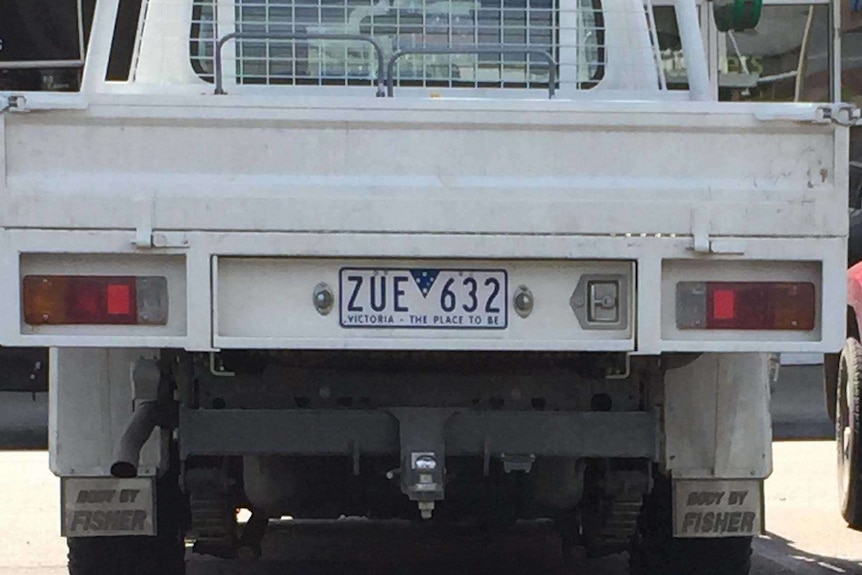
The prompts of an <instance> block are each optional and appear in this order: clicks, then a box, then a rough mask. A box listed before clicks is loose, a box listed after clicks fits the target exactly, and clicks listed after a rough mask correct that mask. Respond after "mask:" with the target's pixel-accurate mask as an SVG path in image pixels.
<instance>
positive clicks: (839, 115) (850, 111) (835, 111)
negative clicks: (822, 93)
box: [818, 104, 862, 126]
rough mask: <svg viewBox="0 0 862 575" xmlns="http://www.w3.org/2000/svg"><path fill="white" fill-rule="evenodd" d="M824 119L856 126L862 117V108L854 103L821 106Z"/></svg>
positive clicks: (841, 124) (840, 124)
mask: <svg viewBox="0 0 862 575" xmlns="http://www.w3.org/2000/svg"><path fill="white" fill-rule="evenodd" d="M818 110H820V111H822V113H823V121H831V122H832V123H834V124H838V125H839V126H855V125H856V124H858V123H859V120H860V119H862V110H860V109H859V108H857V107H856V106H854V105H852V104H832V105H830V106H820V108H818Z"/></svg>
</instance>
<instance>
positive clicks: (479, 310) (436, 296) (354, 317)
mask: <svg viewBox="0 0 862 575" xmlns="http://www.w3.org/2000/svg"><path fill="white" fill-rule="evenodd" d="M339 281H340V289H339V293H340V302H339V312H340V319H341V326H342V327H348V328H350V327H361V328H413V329H506V325H507V324H508V310H507V305H506V304H507V302H508V291H509V290H508V277H507V275H506V272H505V271H504V270H468V269H437V268H414V269H397V268H342V269H341V273H340V275H339Z"/></svg>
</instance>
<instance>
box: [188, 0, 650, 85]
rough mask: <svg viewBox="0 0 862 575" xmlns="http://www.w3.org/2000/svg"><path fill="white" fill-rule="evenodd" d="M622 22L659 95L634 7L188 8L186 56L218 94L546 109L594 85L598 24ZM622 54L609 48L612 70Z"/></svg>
mask: <svg viewBox="0 0 862 575" xmlns="http://www.w3.org/2000/svg"><path fill="white" fill-rule="evenodd" d="M621 12H627V13H626V14H624V17H625V18H628V22H629V23H634V24H636V25H637V26H638V28H639V37H632V38H624V37H622V36H623V35H620V36H621V37H618V38H617V39H616V41H617V43H618V46H620V47H623V48H625V47H627V48H629V49H630V50H629V52H630V53H631V54H632V56H631V57H632V58H633V59H639V60H640V63H641V64H642V63H643V62H644V61H646V62H647V63H648V64H649V65H651V66H652V68H653V69H652V71H651V73H652V76H653V78H654V86H653V87H654V88H655V89H665V88H666V86H665V82H664V77H663V74H662V72H661V66H660V65H659V64H660V56H659V51H658V42H657V38H656V35H655V30H654V28H653V27H652V26H651V25H650V24H651V22H652V17H651V15H652V6H651V5H650V4H649V2H648V1H647V2H646V3H644V2H643V1H642V0H605V1H604V4H603V2H602V1H601V0H441V1H429V0H420V1H415V0H391V1H390V0H381V1H377V0H195V2H194V6H193V13H192V24H191V30H190V45H189V48H190V58H191V64H192V67H193V68H194V70H195V72H196V73H197V74H198V76H199V77H200V78H202V79H203V80H205V81H207V82H212V83H214V84H215V92H216V93H225V92H227V91H229V90H232V89H233V87H234V86H239V87H243V86H244V87H249V86H317V87H324V86H357V87H361V86H366V87H372V88H375V89H376V95H377V96H384V95H389V96H392V95H394V92H395V88H396V87H401V88H425V89H432V90H433V89H451V88H468V89H473V90H483V89H488V88H496V89H499V88H505V89H511V90H518V89H520V90H528V91H529V90H543V91H547V93H548V94H549V95H550V96H551V97H553V95H554V93H555V91H557V90H558V89H560V88H565V87H568V88H574V89H577V90H588V89H591V88H593V87H595V86H597V85H599V83H600V82H601V81H602V79H603V78H604V76H605V70H606V64H607V49H608V47H607V45H606V19H607V18H608V17H609V16H610V17H614V16H616V17H618V18H619V15H620V13H621ZM633 14H634V17H633V18H632V15H633ZM638 19H640V21H638ZM644 23H646V24H647V25H644ZM632 36H638V34H632ZM645 52H646V54H645ZM624 53H625V52H624V50H622V49H620V48H619V47H618V48H617V57H618V59H619V58H620V55H621V54H624ZM641 67H642V66H641Z"/></svg>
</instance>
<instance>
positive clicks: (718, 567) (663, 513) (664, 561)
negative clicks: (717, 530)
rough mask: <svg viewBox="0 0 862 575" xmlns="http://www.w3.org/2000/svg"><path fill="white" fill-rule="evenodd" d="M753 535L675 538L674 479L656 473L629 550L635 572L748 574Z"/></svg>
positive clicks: (631, 570)
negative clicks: (670, 479) (673, 510)
mask: <svg viewBox="0 0 862 575" xmlns="http://www.w3.org/2000/svg"><path fill="white" fill-rule="evenodd" d="M751 539H752V538H751V537H729V538H723V539H674V537H673V518H672V506H671V486H670V481H669V480H668V479H667V478H664V477H656V481H655V486H654V488H653V491H652V493H650V494H649V495H648V496H646V497H645V498H644V505H643V508H642V509H641V514H640V517H639V518H638V532H637V534H636V535H635V537H634V539H633V540H632V544H631V548H630V550H629V573H630V574H631V575H748V573H749V571H750V570H751Z"/></svg>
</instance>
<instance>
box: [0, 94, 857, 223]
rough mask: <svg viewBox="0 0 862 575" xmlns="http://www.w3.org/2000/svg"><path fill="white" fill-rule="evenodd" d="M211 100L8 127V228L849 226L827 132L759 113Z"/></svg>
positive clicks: (21, 121) (27, 119)
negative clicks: (145, 201)
mask: <svg viewBox="0 0 862 575" xmlns="http://www.w3.org/2000/svg"><path fill="white" fill-rule="evenodd" d="M226 98H228V99H226V100H219V102H224V103H228V102H231V103H240V102H241V100H230V99H229V98H230V97H226ZM119 100H122V98H121V99H119ZM119 100H118V101H119ZM212 102H213V100H212V99H206V98H202V99H200V100H199V103H200V104H201V107H200V108H192V107H190V105H191V104H192V99H188V100H187V101H186V104H185V105H183V106H177V107H168V108H165V107H160V106H153V105H152V104H153V103H154V102H153V101H152V100H146V105H141V106H137V105H136V106H128V107H119V108H118V107H111V106H105V107H102V106H95V107H92V108H91V109H90V111H89V112H88V113H86V114H80V113H74V112H72V113H68V114H64V113H60V112H57V113H45V114H29V115H21V114H16V115H13V116H9V117H8V118H7V143H8V147H7V162H8V163H7V172H8V173H7V179H8V184H9V189H8V190H7V193H6V195H5V197H2V198H0V207H2V208H3V209H4V211H6V212H7V214H8V215H7V216H6V219H7V222H8V225H10V226H15V227H58V228H88V229H93V228H97V229H98V228H106V229H118V228H132V227H134V226H135V225H136V223H137V221H138V218H137V215H136V206H135V202H134V199H133V198H134V197H137V196H140V195H152V197H153V198H154V202H155V209H154V219H153V224H154V225H155V226H156V227H158V228H162V229H175V230H195V229H207V230H242V231H276V230H278V231H321V230H339V231H362V232H409V233H434V232H443V233H449V232H451V233H500V234H505V233H528V234H536V233H538V234H541V233H547V234H560V233H564V234H620V233H627V232H632V233H662V234H670V233H676V234H687V233H691V227H692V226H691V222H692V212H693V210H700V211H703V212H704V213H706V216H707V218H708V220H709V227H710V230H711V233H712V234H715V235H757V236H803V235H804V236H823V235H836V236H837V235H841V234H843V233H844V230H845V229H846V215H845V214H844V210H843V206H844V204H845V203H846V188H842V187H839V185H838V184H839V183H840V182H841V178H842V176H841V172H840V171H839V172H838V173H836V171H835V169H834V167H833V166H834V164H835V163H836V157H837V156H838V153H839V152H840V151H841V148H839V147H837V144H836V142H837V140H836V136H835V129H834V128H833V127H831V126H828V125H824V126H815V125H799V124H797V123H791V122H781V121H774V122H761V121H758V120H757V118H756V114H758V113H760V112H762V111H763V110H766V109H767V108H759V107H756V106H754V107H748V106H742V107H734V106H732V105H731V106H730V107H727V108H721V110H722V111H724V110H726V111H727V112H728V113H726V114H725V113H717V112H718V108H713V107H709V106H703V107H698V106H695V107H692V108H689V107H682V108H680V110H679V111H677V112H672V111H671V110H670V109H669V108H666V107H660V106H658V107H657V106H655V105H653V106H652V107H650V106H649V105H636V106H631V105H618V104H604V105H595V106H584V105H575V104H574V103H563V102H550V103H547V106H546V105H545V103H540V102H520V103H518V102H511V103H505V102H490V103H485V102H479V101H473V102H439V103H433V102H425V103H422V104H417V105H415V106H414V105H406V106H400V105H398V106H394V107H392V106H391V105H389V104H386V103H382V104H373V105H369V106H368V107H365V108H361V109H357V108H355V107H353V108H348V107H343V106H341V105H334V104H333V106H332V107H328V106H327V105H320V103H318V105H314V104H312V103H310V102H306V103H305V104H304V105H301V106H299V105H297V104H298V103H294V105H293V106H286V107H284V108H278V109H274V108H263V107H260V108H257V107H248V106H244V107H242V108H233V107H222V106H213V105H212ZM142 103H143V102H142ZM585 108H586V109H585ZM768 109H772V110H775V109H776V108H768ZM777 109H779V110H781V109H783V110H788V111H789V110H804V109H806V108H804V107H802V108H799V107H792V108H777ZM731 111H732V113H731ZM758 111H759V112H758ZM634 112H641V113H638V114H635V113H634ZM192 117H193V118H194V119H193V120H190V118H192ZM121 125H122V128H120V126H121ZM178 126H182V129H178ZM503 142H505V145H501V143H503ZM704 158H708V160H707V161H704ZM94 198H97V199H96V200H94ZM839 205H840V206H841V208H839ZM477 216H478V217H477Z"/></svg>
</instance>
